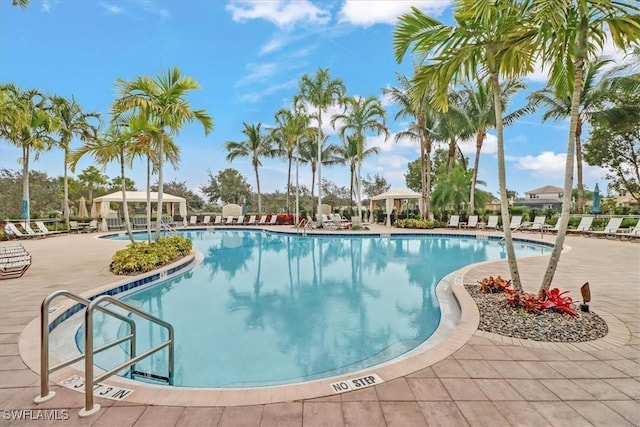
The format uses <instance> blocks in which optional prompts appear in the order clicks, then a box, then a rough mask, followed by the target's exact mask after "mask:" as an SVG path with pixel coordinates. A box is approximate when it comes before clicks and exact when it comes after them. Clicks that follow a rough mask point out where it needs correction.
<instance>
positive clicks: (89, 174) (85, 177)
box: [67, 140, 109, 203]
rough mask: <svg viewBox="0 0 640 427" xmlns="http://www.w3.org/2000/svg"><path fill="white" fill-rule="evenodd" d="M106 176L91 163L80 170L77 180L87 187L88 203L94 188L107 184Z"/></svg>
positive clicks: (102, 187)
mask: <svg viewBox="0 0 640 427" xmlns="http://www.w3.org/2000/svg"><path fill="white" fill-rule="evenodd" d="M87 141H88V140H87ZM87 141H85V142H87ZM67 157H68V156H67ZM67 163H69V162H67ZM74 169H75V167H74ZM107 178H108V177H107V176H106V175H105V174H104V173H102V172H101V171H100V169H98V168H97V167H95V166H93V165H92V166H88V167H87V168H86V169H83V170H82V172H80V173H79V174H78V181H79V182H80V183H81V184H82V185H83V186H85V187H86V188H88V189H89V203H91V202H93V192H94V190H96V189H104V187H105V186H106V185H107V184H108V182H109V181H108V179H107Z"/></svg>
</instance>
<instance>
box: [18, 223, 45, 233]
mask: <svg viewBox="0 0 640 427" xmlns="http://www.w3.org/2000/svg"><path fill="white" fill-rule="evenodd" d="M20 225H21V226H22V229H23V230H24V231H25V233H27V234H28V235H29V236H31V237H44V234H42V233H40V232H35V231H34V230H33V228H31V226H30V225H29V223H28V222H26V221H25V222H21V223H20Z"/></svg>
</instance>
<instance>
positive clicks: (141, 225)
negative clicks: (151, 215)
mask: <svg viewBox="0 0 640 427" xmlns="http://www.w3.org/2000/svg"><path fill="white" fill-rule="evenodd" d="M107 226H108V224H107ZM131 226H132V227H133V228H134V229H145V228H147V218H146V217H143V216H134V217H133V218H131Z"/></svg>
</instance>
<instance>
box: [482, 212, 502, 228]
mask: <svg viewBox="0 0 640 427" xmlns="http://www.w3.org/2000/svg"><path fill="white" fill-rule="evenodd" d="M498 219H499V217H498V215H490V216H489V219H488V220H487V224H486V225H485V226H484V228H492V229H494V230H497V229H498Z"/></svg>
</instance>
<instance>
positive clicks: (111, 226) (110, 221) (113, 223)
mask: <svg viewBox="0 0 640 427" xmlns="http://www.w3.org/2000/svg"><path fill="white" fill-rule="evenodd" d="M163 219H164V217H163ZM106 220H107V229H108V230H122V229H124V224H123V223H122V221H120V218H115V217H111V218H106ZM69 224H71V223H69Z"/></svg>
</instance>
